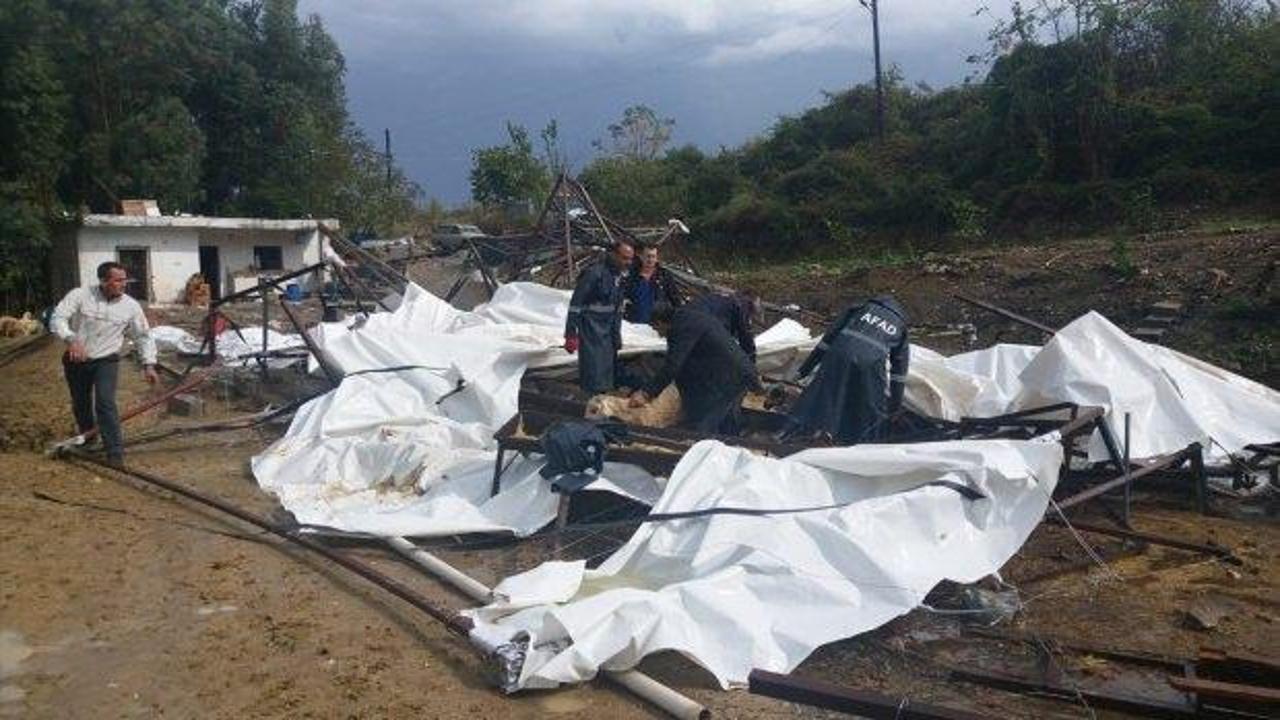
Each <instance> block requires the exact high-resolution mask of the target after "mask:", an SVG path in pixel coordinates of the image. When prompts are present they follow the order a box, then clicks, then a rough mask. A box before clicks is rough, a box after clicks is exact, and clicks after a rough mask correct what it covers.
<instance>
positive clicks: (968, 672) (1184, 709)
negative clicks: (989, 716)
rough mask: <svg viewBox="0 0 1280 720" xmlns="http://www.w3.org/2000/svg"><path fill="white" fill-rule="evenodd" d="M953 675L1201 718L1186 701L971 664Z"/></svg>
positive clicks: (1137, 711) (1146, 712)
mask: <svg viewBox="0 0 1280 720" xmlns="http://www.w3.org/2000/svg"><path fill="white" fill-rule="evenodd" d="M950 678H951V679H953V680H962V681H964V682H970V683H974V684H975V685H984V686H986V687H993V688H999V689H1002V690H1012V691H1014V692H1018V693H1030V694H1035V695H1037V696H1040V697H1048V698H1051V699H1054V700H1062V701H1065V702H1072V703H1075V702H1080V701H1081V700H1082V699H1083V700H1084V701H1085V702H1087V703H1088V704H1089V705H1093V706H1096V707H1101V708H1107V709H1111V710H1120V711H1123V712H1128V713H1133V714H1134V715H1142V716H1144V717H1157V718H1174V717H1180V718H1181V717H1185V718H1194V717H1199V712H1198V710H1197V709H1196V708H1195V707H1192V706H1191V705H1190V704H1187V703H1171V702H1160V701H1158V700H1151V699H1148V698H1144V697H1137V696H1132V695H1120V694H1115V693H1106V692H1100V691H1096V690H1088V689H1084V688H1078V687H1067V686H1065V685H1060V684H1057V683H1053V682H1046V681H1042V680H1039V679H1033V678H1028V677H1024V676H1021V675H1010V674H1007V673H1002V672H997V671H994V670H988V669H986V668H982V667H978V666H975V665H968V666H965V667H963V668H952V669H951V672H950Z"/></svg>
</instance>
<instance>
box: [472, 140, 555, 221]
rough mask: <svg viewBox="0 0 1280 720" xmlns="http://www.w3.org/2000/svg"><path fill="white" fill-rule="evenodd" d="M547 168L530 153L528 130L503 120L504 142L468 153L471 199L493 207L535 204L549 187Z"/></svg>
mask: <svg viewBox="0 0 1280 720" xmlns="http://www.w3.org/2000/svg"><path fill="white" fill-rule="evenodd" d="M550 185H551V178H550V174H549V173H548V172H547V168H546V166H545V165H543V164H542V162H541V161H540V160H539V159H538V158H537V157H536V156H535V155H534V152H533V142H532V141H531V140H530V139H529V131H528V130H526V129H525V128H524V127H522V126H520V125H516V124H514V123H507V143H506V144H504V145H495V146H492V147H486V148H480V149H478V150H475V151H473V152H472V154H471V198H472V199H473V200H475V201H476V202H478V203H480V204H481V205H484V206H488V207H493V206H501V205H508V204H515V203H537V202H539V201H540V200H542V198H543V196H545V195H546V194H547V192H548V190H549V189H550Z"/></svg>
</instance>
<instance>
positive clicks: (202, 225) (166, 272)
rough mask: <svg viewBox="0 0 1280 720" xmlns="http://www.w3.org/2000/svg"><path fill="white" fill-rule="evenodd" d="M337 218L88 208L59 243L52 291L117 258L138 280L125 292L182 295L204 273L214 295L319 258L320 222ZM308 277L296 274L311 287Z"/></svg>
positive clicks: (332, 223) (157, 299) (80, 281)
mask: <svg viewBox="0 0 1280 720" xmlns="http://www.w3.org/2000/svg"><path fill="white" fill-rule="evenodd" d="M321 222H323V223H324V224H325V225H326V226H327V227H329V228H332V229H335V230H336V229H337V228H338V222H337V221H336V220H320V221H317V220H263V219H256V218H223V217H201V216H159V217H156V216H146V215H86V216H85V217H84V218H83V220H82V222H81V224H80V225H79V226H75V227H72V228H70V229H69V231H66V232H63V233H61V236H60V237H58V238H57V239H56V240H55V242H54V248H53V253H52V278H51V279H52V281H53V289H54V291H55V293H57V294H59V295H60V294H61V293H64V292H66V291H67V290H69V289H71V288H73V287H76V286H82V285H89V284H92V283H94V282H96V281H97V274H96V273H97V269H98V265H99V264H101V263H103V262H106V261H108V260H114V261H116V262H118V263H120V264H122V265H124V266H125V268H126V269H127V270H128V272H129V277H130V278H131V279H133V280H135V282H131V283H130V284H129V288H128V292H129V294H130V295H133V296H134V297H136V298H138V299H139V300H140V301H144V302H152V303H175V302H181V301H182V300H183V292H184V290H185V288H186V284H187V280H188V279H190V277H191V276H192V275H194V274H196V273H200V274H202V275H204V278H205V280H206V281H207V282H208V283H209V287H210V290H211V295H212V297H213V298H214V299H217V298H219V297H221V296H223V295H226V294H230V293H232V292H235V291H236V290H238V289H243V288H245V287H248V286H251V285H254V284H256V283H257V279H258V277H260V276H279V275H284V274H286V273H288V272H290V271H293V270H300V269H302V268H304V267H306V266H308V265H313V264H315V263H318V262H320V256H321V247H322V242H327V241H325V240H324V239H323V238H322V236H321V233H320V230H319V224H320V223H321ZM313 282H315V279H314V278H313V277H311V276H304V277H302V278H299V279H298V283H299V285H301V286H302V287H303V289H311V288H310V285H311V284H312V283H313Z"/></svg>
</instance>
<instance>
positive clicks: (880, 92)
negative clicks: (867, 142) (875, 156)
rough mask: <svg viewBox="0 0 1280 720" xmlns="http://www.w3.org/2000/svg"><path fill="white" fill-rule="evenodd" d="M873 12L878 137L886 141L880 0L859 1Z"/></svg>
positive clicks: (872, 26) (872, 37)
mask: <svg viewBox="0 0 1280 720" xmlns="http://www.w3.org/2000/svg"><path fill="white" fill-rule="evenodd" d="M858 2H861V3H862V7H864V8H866V9H868V10H870V11H871V42H872V46H873V48H874V50H875V56H876V137H877V138H879V139H880V140H882V141H883V140H884V81H883V79H882V78H881V73H880V0H858Z"/></svg>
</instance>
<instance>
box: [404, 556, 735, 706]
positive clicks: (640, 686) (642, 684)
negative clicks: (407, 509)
mask: <svg viewBox="0 0 1280 720" xmlns="http://www.w3.org/2000/svg"><path fill="white" fill-rule="evenodd" d="M385 540H386V542H387V545H389V546H390V547H391V549H392V550H395V551H396V552H398V553H400V554H401V555H403V556H404V557H405V558H407V559H408V560H410V561H411V562H413V563H414V564H416V565H417V566H418V567H420V568H422V569H423V570H426V571H427V572H428V573H430V574H431V575H433V576H435V577H437V578H439V579H441V580H444V581H445V582H447V583H449V584H450V585H452V586H453V587H454V588H456V589H457V590H458V591H460V592H461V593H462V594H463V595H466V596H467V597H469V598H471V599H472V600H475V601H476V602H478V603H487V602H489V601H490V600H492V599H493V591H492V590H491V589H489V588H488V587H486V586H485V584H484V583H482V582H480V581H479V580H476V579H475V578H473V577H471V576H470V575H467V574H466V573H464V572H462V571H461V570H459V569H457V568H455V567H453V566H452V565H450V564H449V563H447V562H445V561H444V560H441V559H440V558H438V557H436V556H435V555H433V554H431V553H429V552H427V551H426V550H423V549H422V548H420V547H418V546H417V545H414V544H413V543H412V542H410V541H409V540H407V539H406V538H402V537H389V538H385ZM603 675H604V677H606V678H608V679H609V680H612V681H613V682H615V683H617V684H618V685H620V686H622V687H624V688H626V689H627V690H629V691H630V692H631V693H632V694H634V695H636V696H637V697H639V698H641V699H643V700H645V701H647V702H649V703H651V704H653V705H654V706H656V707H658V708H660V709H662V711H663V712H666V713H667V714H669V715H671V716H672V717H675V718H679V720H706V719H707V718H710V717H711V712H710V711H709V710H707V709H706V707H704V706H703V705H701V704H700V703H698V702H697V701H695V700H692V699H690V698H688V697H686V696H684V695H681V694H680V693H678V692H676V691H675V690H672V689H671V688H669V687H667V686H666V685H663V684H662V683H660V682H658V681H657V680H654V679H653V678H651V677H649V676H648V675H645V674H644V673H642V672H640V671H639V670H622V671H611V670H606V671H604V673H603Z"/></svg>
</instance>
